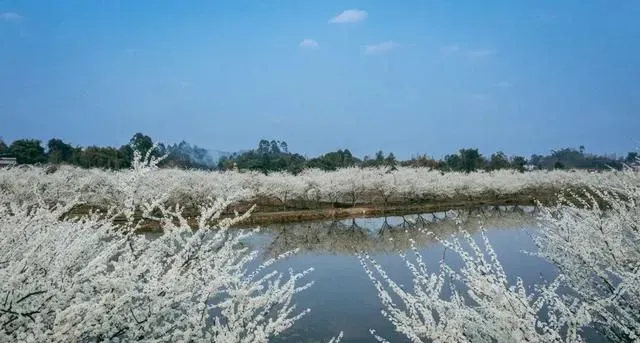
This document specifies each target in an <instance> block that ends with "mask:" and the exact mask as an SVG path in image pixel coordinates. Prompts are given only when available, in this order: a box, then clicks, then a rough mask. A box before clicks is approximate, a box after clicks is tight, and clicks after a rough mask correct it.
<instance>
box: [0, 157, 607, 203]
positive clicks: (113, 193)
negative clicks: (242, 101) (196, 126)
mask: <svg viewBox="0 0 640 343" xmlns="http://www.w3.org/2000/svg"><path fill="white" fill-rule="evenodd" d="M133 173H134V171H131V170H127V171H107V170H99V169H89V170H86V169H80V168H76V167H71V166H61V167H59V168H58V169H57V170H55V171H53V172H52V171H50V170H49V169H47V168H39V167H31V166H21V167H18V168H11V169H6V170H2V171H1V172H0V189H2V190H4V191H7V192H11V193H12V194H13V196H15V197H16V198H18V199H21V200H26V199H28V198H31V197H32V196H33V192H34V190H37V191H38V194H40V196H41V197H42V199H43V200H44V201H45V202H54V201H59V200H61V199H64V200H68V199H77V200H78V201H80V202H82V203H84V204H88V205H93V206H98V207H100V208H107V207H110V206H114V205H118V204H121V203H122V201H123V199H124V197H123V194H122V192H123V191H122V187H121V184H122V182H123V180H127V179H129V178H130V177H131V175H132V174H133ZM612 173H614V172H604V173H588V172H586V171H561V170H555V171H535V172H530V173H518V172H515V171H509V170H500V171H494V172H476V173H470V174H466V173H456V172H451V173H440V172H437V171H430V170H428V169H425V168H405V167H400V168H397V170H394V171H387V170H384V169H377V168H355V167H354V168H343V169H339V170H336V171H329V172H327V171H321V170H318V169H310V170H305V171H304V172H302V173H301V174H299V175H292V174H288V173H283V172H275V173H270V174H268V175H265V174H262V173H258V172H233V171H227V172H216V171H195V170H191V171H185V170H180V169H160V170H157V171H155V172H154V177H153V178H144V179H141V180H139V181H138V182H139V184H138V185H137V187H138V191H137V192H138V194H136V196H138V197H142V198H143V199H145V200H147V199H149V200H151V199H152V200H153V201H155V202H162V203H164V204H165V205H170V206H174V205H175V204H180V205H181V206H185V207H188V208H191V207H195V206H197V205H198V202H199V201H200V199H204V198H208V197H213V198H216V199H218V198H225V199H227V200H228V201H230V202H233V203H237V202H244V203H248V204H253V203H257V204H258V205H259V208H258V210H259V211H262V210H263V208H264V207H265V206H266V205H264V204H272V207H274V209H275V210H282V209H316V208H326V207H333V206H340V207H349V206H357V205H359V204H376V205H380V206H382V205H385V204H389V203H400V204H404V203H412V202H414V203H415V202H421V201H447V200H451V199H456V200H462V201H464V200H465V199H471V198H475V199H478V198H479V199H484V200H493V199H495V198H499V197H505V196H509V195H518V194H529V193H532V194H539V193H542V192H543V191H544V192H547V193H550V192H557V191H559V190H562V189H565V188H581V187H584V186H589V185H605V184H607V183H608V182H609V180H610V179H611V177H610V176H611V175H610V174H612ZM550 194H552V193H550Z"/></svg>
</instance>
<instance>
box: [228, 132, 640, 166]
mask: <svg viewBox="0 0 640 343" xmlns="http://www.w3.org/2000/svg"><path fill="white" fill-rule="evenodd" d="M637 156H638V154H637V153H635V152H632V153H629V154H628V155H627V156H626V158H618V157H616V156H600V155H595V154H588V153H585V152H584V147H582V146H581V147H580V149H579V150H576V149H571V148H566V149H561V150H558V151H553V152H552V153H551V154H550V155H548V156H543V155H533V156H532V157H531V158H530V159H528V160H527V158H525V157H523V156H507V155H506V154H505V153H504V152H501V151H499V152H496V153H493V154H491V155H490V156H489V157H485V156H484V155H482V154H481V153H480V151H479V150H478V149H460V150H459V151H458V152H457V153H455V154H450V155H446V156H445V157H444V158H443V159H441V160H437V159H434V158H432V157H429V156H427V155H419V156H416V157H412V158H411V159H408V160H398V159H397V158H396V157H395V155H394V154H393V153H389V154H385V153H384V152H383V151H378V152H377V153H376V154H375V155H374V156H373V157H370V156H365V157H364V158H363V159H359V158H358V157H355V156H354V155H353V154H352V153H351V151H349V149H345V150H342V149H341V150H337V151H333V152H329V153H326V154H324V155H321V156H318V157H314V158H309V159H306V158H305V157H304V156H302V155H300V154H297V153H291V152H289V150H288V145H287V143H286V142H281V141H271V142H269V141H267V140H264V139H263V140H261V141H260V143H259V145H258V148H257V149H254V150H250V151H246V152H243V153H238V154H234V155H231V156H229V157H224V158H222V159H221V160H220V162H219V163H218V168H219V169H222V170H228V169H232V168H234V167H237V168H239V169H249V170H257V171H261V172H265V173H266V172H272V171H287V172H291V173H294V174H295V173H298V172H300V171H302V170H303V169H305V168H318V169H322V170H337V169H340V168H348V167H354V166H359V167H389V168H394V167H396V166H403V167H425V168H431V169H436V170H441V171H463V172H467V173H468V172H473V171H477V170H487V171H490V170H500V169H515V170H518V171H521V172H523V171H525V170H526V169H547V170H549V169H596V170H603V169H609V168H614V169H618V170H620V169H621V168H622V166H623V165H624V164H633V163H634V162H635V161H636V157H637Z"/></svg>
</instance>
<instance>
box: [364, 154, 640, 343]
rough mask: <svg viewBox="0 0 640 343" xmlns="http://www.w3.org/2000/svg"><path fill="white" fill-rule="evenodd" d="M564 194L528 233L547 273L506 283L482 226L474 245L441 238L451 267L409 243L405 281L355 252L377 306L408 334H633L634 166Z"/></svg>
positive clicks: (639, 291) (638, 258) (455, 338)
mask: <svg viewBox="0 0 640 343" xmlns="http://www.w3.org/2000/svg"><path fill="white" fill-rule="evenodd" d="M639 162H640V161H639ZM569 195H570V197H565V196H562V195H561V196H560V197H559V199H558V202H557V203H556V204H555V205H554V206H551V207H544V206H540V208H541V212H542V213H541V216H540V220H541V221H540V224H541V225H540V230H539V231H538V232H537V233H536V236H535V238H534V240H535V242H536V244H537V246H538V248H539V251H538V252H535V253H534V254H535V255H537V256H539V257H542V258H545V259H546V260H548V261H549V262H551V263H553V264H554V265H555V266H556V267H557V268H558V271H559V275H558V277H557V278H555V279H554V280H547V282H546V283H543V284H537V285H525V284H524V282H523V281H522V279H520V278H519V277H518V278H516V282H515V284H514V283H513V282H509V279H508V277H507V275H506V273H505V271H504V269H503V267H502V264H501V263H500V261H499V258H498V256H497V254H496V252H495V251H494V250H493V248H492V246H491V244H490V242H489V240H488V239H487V237H486V236H485V235H484V234H483V235H482V244H478V242H476V241H475V240H474V239H473V238H472V237H471V236H470V235H469V234H466V235H463V238H462V239H459V238H454V239H451V240H441V242H442V244H443V245H444V246H445V247H446V248H447V249H449V250H450V251H452V252H453V253H454V254H455V255H457V256H458V257H459V258H461V260H462V267H460V268H459V269H457V270H456V269H454V268H452V267H450V266H449V265H448V263H447V261H446V260H445V258H444V256H443V259H442V260H441V264H440V269H439V270H438V271H435V272H430V271H428V270H427V267H426V264H425V263H424V261H423V259H422V256H421V255H420V254H419V253H418V252H417V250H416V249H415V246H414V249H413V250H414V252H415V254H414V255H415V258H413V259H412V258H409V257H407V256H406V255H404V254H401V257H402V259H403V260H404V262H405V264H406V266H407V267H408V269H409V270H410V272H411V274H412V275H413V288H412V289H410V290H407V289H405V288H403V287H401V286H400V285H398V284H397V283H396V282H395V281H394V280H393V279H392V278H390V277H389V276H388V274H387V273H386V271H385V270H384V269H383V268H382V267H381V266H380V265H379V264H378V263H376V261H375V260H374V259H373V258H371V257H370V256H368V255H367V254H361V255H360V261H361V263H362V266H363V267H364V269H365V271H366V273H367V275H368V276H369V278H370V279H371V280H372V282H373V284H374V286H375V287H376V289H377V291H378V295H379V297H380V300H381V301H382V305H383V307H384V310H383V311H382V313H383V315H384V316H385V317H387V318H388V319H389V320H390V321H391V322H392V323H393V324H394V326H395V327H396V330H398V331H399V332H401V333H403V334H404V335H405V336H406V337H407V338H409V339H410V340H411V341H413V342H425V341H428V340H433V341H435V342H540V343H542V342H584V341H586V340H587V337H588V336H587V334H586V331H587V330H588V329H591V330H594V332H595V333H594V332H592V333H591V337H598V338H599V339H598V341H600V339H603V340H605V341H610V342H640V175H639V173H638V172H637V171H634V170H632V169H631V168H628V169H627V170H626V171H625V172H624V173H622V174H619V175H616V176H615V177H614V178H612V179H611V180H610V182H609V183H608V184H607V185H606V186H603V185H599V186H593V187H589V188H587V189H585V190H583V191H582V192H580V193H579V194H569ZM569 198H570V199H571V200H569ZM371 331H372V335H373V336H374V337H375V338H376V339H377V340H378V341H379V342H386V340H385V339H384V338H383V337H380V336H378V335H377V334H376V332H375V330H373V329H372V330H371ZM596 335H598V336H596Z"/></svg>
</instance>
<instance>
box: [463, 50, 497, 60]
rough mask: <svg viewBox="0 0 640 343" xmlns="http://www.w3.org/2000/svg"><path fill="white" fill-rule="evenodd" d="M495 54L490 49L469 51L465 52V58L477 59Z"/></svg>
mask: <svg viewBox="0 0 640 343" xmlns="http://www.w3.org/2000/svg"><path fill="white" fill-rule="evenodd" d="M494 53H495V51H493V50H490V49H478V50H470V51H467V56H469V57H474V58H479V57H488V56H491V55H493V54H494Z"/></svg>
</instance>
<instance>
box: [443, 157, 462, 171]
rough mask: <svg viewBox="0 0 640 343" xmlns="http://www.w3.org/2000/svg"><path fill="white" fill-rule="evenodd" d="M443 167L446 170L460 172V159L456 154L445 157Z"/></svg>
mask: <svg viewBox="0 0 640 343" xmlns="http://www.w3.org/2000/svg"><path fill="white" fill-rule="evenodd" d="M444 165H445V166H446V169H447V170H453V171H458V170H462V158H461V157H460V155H458V154H455V155H447V156H445V157H444Z"/></svg>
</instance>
